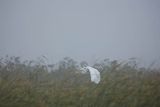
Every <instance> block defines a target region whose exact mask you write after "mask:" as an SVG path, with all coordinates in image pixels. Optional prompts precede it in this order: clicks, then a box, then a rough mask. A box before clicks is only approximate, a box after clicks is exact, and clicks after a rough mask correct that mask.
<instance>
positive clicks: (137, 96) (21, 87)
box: [0, 57, 160, 107]
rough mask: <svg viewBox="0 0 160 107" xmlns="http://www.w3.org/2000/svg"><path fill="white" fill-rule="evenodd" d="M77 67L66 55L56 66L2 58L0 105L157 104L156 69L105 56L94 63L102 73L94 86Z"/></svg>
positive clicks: (150, 106) (159, 77) (122, 106)
mask: <svg viewBox="0 0 160 107" xmlns="http://www.w3.org/2000/svg"><path fill="white" fill-rule="evenodd" d="M79 66H80V64H78V63H77V62H76V61H74V60H73V59H71V58H68V57H66V58H64V59H63V60H62V61H60V62H59V63H58V66H55V65H45V64H44V62H43V60H39V61H21V60H20V58H19V57H5V58H1V59H0V107H160V70H159V69H149V68H142V67H138V66H137V63H136V61H135V60H134V59H133V60H130V61H127V62H123V63H122V62H118V61H116V60H114V61H110V60H107V59H105V60H104V61H101V62H100V63H95V64H94V65H93V67H95V68H97V69H98V70H99V71H100V72H101V81H100V83H99V84H98V85H97V84H94V83H92V82H90V77H89V74H81V73H80V71H79V70H78V67H79Z"/></svg>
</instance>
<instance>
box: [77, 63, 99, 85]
mask: <svg viewBox="0 0 160 107" xmlns="http://www.w3.org/2000/svg"><path fill="white" fill-rule="evenodd" d="M80 70H81V71H82V73H86V72H87V71H88V72H89V73H90V78H91V81H92V82H94V83H95V84H98V83H99V82H100V79H101V77H100V72H99V71H98V70H97V69H95V68H93V67H90V66H86V67H83V68H81V69H80Z"/></svg>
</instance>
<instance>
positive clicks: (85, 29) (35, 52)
mask: <svg viewBox="0 0 160 107" xmlns="http://www.w3.org/2000/svg"><path fill="white" fill-rule="evenodd" d="M6 54H8V55H9V56H20V57H24V58H28V59H35V58H37V57H39V56H42V55H44V56H46V57H47V58H48V59H49V61H50V62H55V61H58V60H60V59H62V58H63V57H65V56H69V57H72V58H73V59H75V60H78V61H81V60H86V61H89V62H93V61H96V60H99V59H104V58H110V59H128V58H131V57H136V58H138V59H140V60H142V61H144V62H145V61H146V62H152V61H155V60H160V1H159V0H0V56H5V55H6Z"/></svg>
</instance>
